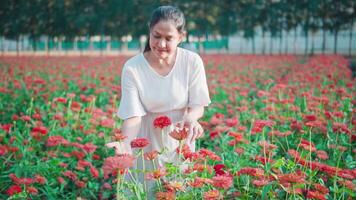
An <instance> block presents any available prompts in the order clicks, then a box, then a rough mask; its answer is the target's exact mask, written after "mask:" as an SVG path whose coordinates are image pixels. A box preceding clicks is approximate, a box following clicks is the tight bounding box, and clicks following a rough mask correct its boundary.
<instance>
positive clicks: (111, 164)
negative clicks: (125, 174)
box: [103, 154, 136, 179]
mask: <svg viewBox="0 0 356 200" xmlns="http://www.w3.org/2000/svg"><path fill="white" fill-rule="evenodd" d="M135 159H136V158H135V157H134V156H133V155H129V154H123V155H120V156H112V157H108V158H106V159H105V161H104V164H103V171H104V178H105V179H106V178H108V177H109V175H110V174H112V173H113V172H115V171H116V170H125V169H127V168H129V167H132V166H133V165H134V160H135Z"/></svg>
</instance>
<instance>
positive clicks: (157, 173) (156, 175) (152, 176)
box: [145, 167, 167, 180]
mask: <svg viewBox="0 0 356 200" xmlns="http://www.w3.org/2000/svg"><path fill="white" fill-rule="evenodd" d="M165 175H167V171H166V168H163V167H162V168H159V169H156V170H154V171H153V172H149V173H147V174H146V176H145V178H146V179H147V180H158V179H160V178H162V177H164V176H165Z"/></svg>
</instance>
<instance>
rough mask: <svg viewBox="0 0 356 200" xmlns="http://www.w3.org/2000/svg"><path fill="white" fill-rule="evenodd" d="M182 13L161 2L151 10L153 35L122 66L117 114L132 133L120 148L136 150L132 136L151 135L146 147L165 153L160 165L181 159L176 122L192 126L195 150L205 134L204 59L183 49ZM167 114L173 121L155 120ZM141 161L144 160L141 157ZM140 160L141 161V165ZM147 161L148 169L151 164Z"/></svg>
mask: <svg viewBox="0 0 356 200" xmlns="http://www.w3.org/2000/svg"><path fill="white" fill-rule="evenodd" d="M184 27H185V19H184V15H183V13H182V12H181V11H180V10H178V9H177V8H175V7H172V6H161V7H158V8H157V9H155V10H154V11H153V13H152V16H151V20H150V23H149V39H148V43H147V45H146V47H145V50H144V52H143V53H140V54H138V55H136V56H134V57H132V58H131V59H129V60H128V61H127V62H126V63H125V65H124V67H123V70H122V76H121V88H122V96H121V102H120V106H119V111H118V116H119V117H120V118H121V119H123V120H124V122H123V125H122V134H123V135H125V136H127V138H126V142H125V143H124V145H123V146H119V145H118V143H115V142H113V143H109V144H107V146H108V147H116V152H117V153H132V150H131V147H130V141H132V140H133V139H134V138H136V137H143V138H147V139H149V140H150V145H149V146H147V147H146V148H145V149H144V151H145V152H149V151H153V150H156V151H158V152H161V150H162V149H165V151H164V153H163V154H161V155H160V156H159V157H158V164H159V165H160V166H163V165H164V164H165V163H167V162H176V161H177V160H178V157H177V155H176V153H175V149H176V148H177V147H178V142H177V141H176V140H175V139H173V138H172V137H170V136H169V135H168V132H170V131H172V130H173V129H174V128H175V127H177V126H178V127H179V128H183V127H186V128H188V129H189V138H188V139H189V140H188V143H187V144H188V146H189V147H190V149H191V150H192V151H194V149H195V139H196V138H199V137H201V136H202V135H203V129H202V127H201V125H200V124H199V122H198V119H199V118H201V117H202V116H203V113H204V106H208V104H209V103H210V98H209V92H208V87H207V83H206V77H205V70H204V65H203V62H202V59H201V58H200V56H199V55H198V54H196V53H194V52H191V51H189V50H186V49H182V48H179V47H178V45H179V43H180V42H182V40H183V38H184V37H185V30H184ZM159 116H168V117H169V118H170V119H171V121H172V125H171V126H170V127H169V128H166V129H163V134H162V130H161V129H159V128H154V126H153V121H154V119H156V118H157V117H159ZM137 160H138V162H139V160H140V159H137ZM140 166H141V164H140V163H138V166H137V168H140ZM151 167H152V166H149V165H147V164H146V170H147V168H148V169H149V168H151Z"/></svg>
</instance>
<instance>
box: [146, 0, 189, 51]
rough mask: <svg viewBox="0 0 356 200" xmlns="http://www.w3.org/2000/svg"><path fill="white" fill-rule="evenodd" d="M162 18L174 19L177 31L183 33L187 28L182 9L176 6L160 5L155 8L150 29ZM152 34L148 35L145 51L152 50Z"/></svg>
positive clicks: (165, 19)
mask: <svg viewBox="0 0 356 200" xmlns="http://www.w3.org/2000/svg"><path fill="white" fill-rule="evenodd" d="M161 20H164V21H172V22H173V23H174V24H175V26H176V28H177V31H178V32H180V33H183V32H184V30H185V18H184V14H183V12H182V11H180V10H179V9H178V8H176V7H174V6H160V7H158V8H156V9H155V10H153V12H152V15H151V19H150V22H149V24H148V27H149V30H151V28H152V27H154V26H155V25H156V24H157V23H158V22H160V21H161ZM150 50H151V47H150V36H148V39H147V42H146V46H145V49H144V51H143V52H147V51H150Z"/></svg>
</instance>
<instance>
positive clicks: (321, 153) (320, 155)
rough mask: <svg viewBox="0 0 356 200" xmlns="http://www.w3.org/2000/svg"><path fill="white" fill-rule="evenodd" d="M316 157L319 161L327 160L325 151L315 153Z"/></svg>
mask: <svg viewBox="0 0 356 200" xmlns="http://www.w3.org/2000/svg"><path fill="white" fill-rule="evenodd" d="M316 156H317V157H318V158H319V159H321V160H327V159H329V156H328V153H326V151H323V150H318V151H316Z"/></svg>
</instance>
